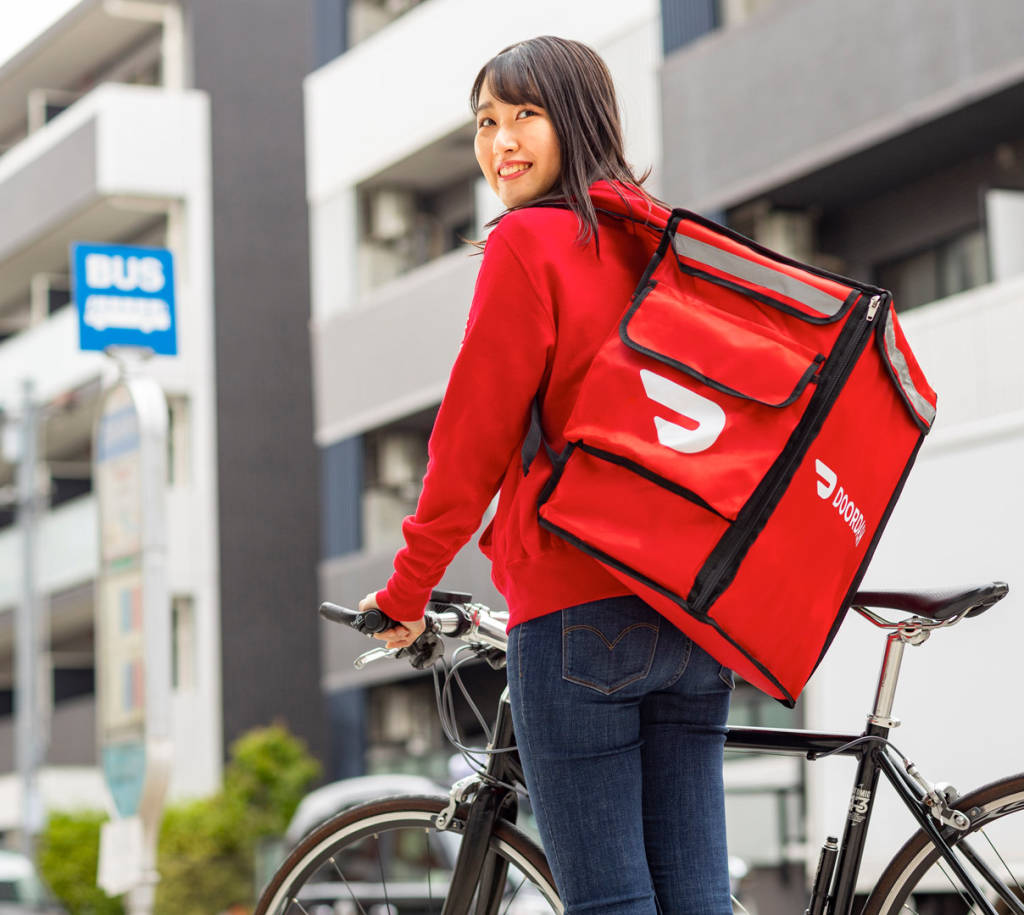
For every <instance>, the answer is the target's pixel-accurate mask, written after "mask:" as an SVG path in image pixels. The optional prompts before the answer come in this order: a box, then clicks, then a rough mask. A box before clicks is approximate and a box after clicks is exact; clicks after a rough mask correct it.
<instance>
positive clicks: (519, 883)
mask: <svg viewBox="0 0 1024 915" xmlns="http://www.w3.org/2000/svg"><path fill="white" fill-rule="evenodd" d="M446 806H447V799H445V798H437V797H395V798H387V799H383V800H377V801H370V802H369V803H366V804H361V805H359V806H358V807H353V808H351V809H349V810H346V811H344V812H343V813H340V814H338V815H337V816H336V817H334V818H333V819H330V820H328V821H327V822H326V823H324V824H323V825H321V826H319V827H317V828H316V829H314V830H313V831H312V832H311V833H310V834H309V835H307V836H306V837H305V838H304V839H302V841H301V842H299V844H298V845H297V846H296V847H295V849H294V850H293V851H292V853H291V854H290V855H289V856H288V858H287V859H286V860H285V862H284V864H282V865H281V867H280V868H279V869H278V871H277V872H276V873H275V874H274V876H273V878H271V881H270V883H269V884H268V885H267V887H266V889H265V890H264V891H263V894H262V895H261V896H260V899H259V902H258V903H257V904H256V909H255V912H254V913H253V915H428V913H430V915H438V913H440V912H441V911H442V908H443V906H444V900H445V897H446V895H447V889H448V885H449V883H450V882H451V880H452V868H453V867H454V864H455V860H456V856H457V855H458V849H459V841H460V835H461V832H462V830H463V828H464V820H463V819H462V817H463V815H464V814H465V810H461V809H460V810H459V811H458V812H457V813H456V816H455V818H454V820H453V822H452V826H451V828H450V829H448V830H445V831H439V830H438V829H437V828H436V827H435V826H434V820H435V818H436V817H437V815H438V813H440V812H441V811H442V810H443V809H444V808H445V807H446ZM490 851H491V854H492V855H493V856H494V859H493V860H494V861H495V862H496V863H497V864H499V865H502V864H507V865H508V868H507V876H506V879H505V882H504V886H503V887H498V888H497V890H495V891H494V892H493V893H491V894H483V895H485V896H487V897H488V898H478V899H477V900H475V902H474V912H479V913H481V915H482V913H485V912H486V913H487V915H498V913H501V915H505V913H507V915H546V913H552V912H556V913H560V912H561V911H562V904H561V902H560V900H559V898H558V891H557V890H556V889H555V884H554V880H553V879H552V877H551V871H550V870H549V868H548V864H547V861H546V860H545V858H544V854H543V852H542V851H541V850H540V848H538V847H537V845H536V844H535V843H534V842H533V841H531V840H530V839H529V838H528V837H527V836H526V835H524V834H523V833H522V832H520V831H519V830H518V829H516V828H515V827H514V826H512V825H511V824H509V823H507V822H504V821H499V822H498V824H497V825H496V827H495V829H494V832H493V833H492V834H491V840H490ZM488 870H492V869H489V868H485V871H488ZM496 870H497V872H498V873H504V872H505V870H504V868H502V867H498V868H497V869H496Z"/></svg>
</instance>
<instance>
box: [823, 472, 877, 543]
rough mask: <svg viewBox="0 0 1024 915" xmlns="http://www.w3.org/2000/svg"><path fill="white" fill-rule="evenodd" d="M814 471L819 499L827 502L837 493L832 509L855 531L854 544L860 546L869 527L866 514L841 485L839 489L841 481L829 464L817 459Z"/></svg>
mask: <svg viewBox="0 0 1024 915" xmlns="http://www.w3.org/2000/svg"><path fill="white" fill-rule="evenodd" d="M814 469H815V470H816V471H817V473H818V495H819V497H821V498H822V499H825V500H827V499H828V498H829V497H830V496H831V495H832V494H833V493H835V497H834V498H833V499H832V507H833V508H834V509H835V510H836V512H837V513H838V514H839V517H840V518H842V519H843V521H844V522H845V523H846V525H847V526H848V527H849V528H850V530H851V531H853V542H854V543H855V544H856V545H857V546H860V540H861V537H863V536H864V531H866V530H867V526H868V523H867V521H866V520H865V518H864V513H863V512H862V511H861V510H860V509H859V508H857V506H856V505H855V504H854V501H853V499H851V498H850V494H849V493H847V492H846V491H845V490H844V489H843V487H842V485H841V484H840V485H839V486H838V488H837V486H836V483H838V482H839V479H838V477H837V476H836V472H835V471H834V470H833V469H832V468H831V467H829V466H828V464H825V463H822V462H821V461H819V460H818V459H817V458H815V460H814Z"/></svg>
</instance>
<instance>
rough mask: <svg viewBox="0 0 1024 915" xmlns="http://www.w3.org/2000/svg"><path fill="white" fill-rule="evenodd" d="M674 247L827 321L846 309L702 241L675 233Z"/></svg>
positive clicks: (821, 292)
mask: <svg viewBox="0 0 1024 915" xmlns="http://www.w3.org/2000/svg"><path fill="white" fill-rule="evenodd" d="M672 244H673V246H674V247H675V250H676V253H677V254H678V255H680V256H681V257H685V258H687V259H688V260H691V261H696V262H697V263H699V264H707V265H708V266H709V267H712V268H714V269H715V270H718V271H719V272H721V273H726V274H728V275H729V276H734V277H736V278H737V279H739V280H743V281H745V282H747V283H752V284H754V285H756V286H760V287H762V288H764V289H770V290H771V291H772V292H776V293H778V294H779V295H783V296H785V297H786V298H788V299H792V300H793V301H794V302H799V303H800V304H801V305H805V306H807V308H809V309H811V310H812V311H816V312H817V313H818V314H820V315H824V316H825V317H829V318H832V317H835V316H836V315H837V314H839V312H840V311H842V308H843V305H845V304H846V299H845V298H842V297H839V296H836V295H832V294H831V293H828V292H825V291H824V290H823V289H819V288H818V287H817V286H812V285H811V284H810V283H805V282H804V281H803V280H800V279H797V278H796V277H795V276H790V274H788V273H785V272H783V271H781V270H775V269H773V268H772V267H768V266H766V265H764V264H759V263H757V262H755V261H752V260H748V259H747V258H745V257H740V255H738V254H732V253H731V252H729V251H724V250H722V249H721V248H716V247H715V246H714V245H709V244H708V243H707V242H703V241H699V240H698V239H696V238H690V237H689V236H688V235H683V234H682V233H680V232H677V233H676V235H675V237H674V238H673V240H672Z"/></svg>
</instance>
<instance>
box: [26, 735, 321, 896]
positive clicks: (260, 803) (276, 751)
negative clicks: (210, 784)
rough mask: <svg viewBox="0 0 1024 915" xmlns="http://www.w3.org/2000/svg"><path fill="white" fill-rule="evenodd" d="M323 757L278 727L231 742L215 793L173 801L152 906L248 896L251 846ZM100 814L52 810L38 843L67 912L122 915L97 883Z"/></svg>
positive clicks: (281, 820)
mask: <svg viewBox="0 0 1024 915" xmlns="http://www.w3.org/2000/svg"><path fill="white" fill-rule="evenodd" d="M319 774H320V764H319V763H318V762H317V761H316V760H315V759H313V758H312V757H311V756H310V755H309V753H308V752H307V751H306V748H305V745H304V744H303V743H302V741H300V740H298V739H297V738H296V737H293V736H292V735H291V734H289V733H288V731H287V730H286V729H285V728H283V727H280V726H276V725H275V726H272V727H267V728H259V729H256V730H253V731H249V732H248V733H247V734H245V735H243V736H242V737H240V738H239V739H238V740H237V741H235V743H234V744H233V745H232V747H231V761H230V762H229V763H228V765H227V766H226V767H225V769H224V786H223V788H222V789H221V790H220V791H219V792H218V793H217V794H215V795H213V796H212V797H209V798H203V799H201V800H196V801H188V802H185V803H179V804H172V805H170V806H168V808H167V809H166V811H165V812H164V818H163V823H162V824H161V827H160V840H159V844H158V849H157V869H158V870H159V872H160V882H159V883H158V884H157V888H156V903H155V906H154V915H212V913H214V912H220V911H222V910H223V909H226V908H227V907H228V906H230V905H233V904H239V903H240V904H243V905H248V904H250V903H252V902H253V889H254V879H255V878H254V864H255V854H256V846H257V843H258V842H259V840H260V839H264V838H266V837H268V836H277V835H280V834H282V833H283V832H284V830H285V827H286V826H287V825H288V821H289V820H290V819H291V817H292V814H293V813H294V812H295V808H296V807H297V806H298V803H299V801H300V800H301V799H302V796H303V795H304V794H305V793H306V792H307V791H308V790H309V787H310V785H312V783H313V782H314V781H315V780H316V779H317V778H318V777H319ZM105 819H106V814H103V813H96V812H89V813H54V814H52V815H51V817H50V819H49V822H48V823H47V826H46V831H45V832H44V834H43V836H42V840H41V842H40V855H39V867H40V871H41V873H42V875H43V879H44V880H46V882H47V883H48V884H49V885H50V887H51V888H52V889H53V891H54V893H55V894H56V895H57V896H58V898H59V899H60V900H61V902H62V903H63V904H64V906H65V907H66V908H67V909H68V911H69V912H70V913H71V915H123V913H124V908H123V906H122V903H121V900H120V899H112V898H110V897H109V896H107V895H106V894H105V893H104V892H103V891H102V890H101V889H99V888H98V887H97V886H96V867H97V862H98V858H99V832H100V826H101V825H102V823H103V821H104V820H105Z"/></svg>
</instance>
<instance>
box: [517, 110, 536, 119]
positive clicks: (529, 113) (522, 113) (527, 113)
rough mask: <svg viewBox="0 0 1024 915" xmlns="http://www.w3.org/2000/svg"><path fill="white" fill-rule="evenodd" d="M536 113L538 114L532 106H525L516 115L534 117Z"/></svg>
mask: <svg viewBox="0 0 1024 915" xmlns="http://www.w3.org/2000/svg"><path fill="white" fill-rule="evenodd" d="M536 114H537V112H536V111H534V110H533V109H532V108H524V109H523V110H522V111H520V112H519V114H517V115H516V117H517V118H529V117H533V116H534V115H536Z"/></svg>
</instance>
